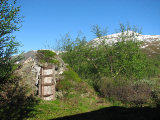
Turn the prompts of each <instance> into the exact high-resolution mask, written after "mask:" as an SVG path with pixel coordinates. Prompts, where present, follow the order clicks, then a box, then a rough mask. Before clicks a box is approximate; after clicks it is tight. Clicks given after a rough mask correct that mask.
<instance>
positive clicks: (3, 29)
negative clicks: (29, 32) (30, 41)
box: [0, 0, 22, 83]
mask: <svg viewBox="0 0 160 120" xmlns="http://www.w3.org/2000/svg"><path fill="white" fill-rule="evenodd" d="M15 4H16V0H14V1H12V2H11V1H9V0H0V71H1V72H0V83H3V82H5V80H7V79H8V78H9V77H10V76H11V74H12V73H13V59H11V57H12V55H13V54H15V53H17V48H18V46H19V43H18V42H16V41H15V37H14V36H13V35H12V33H13V32H14V31H18V30H19V28H20V26H21V25H20V23H21V18H22V17H20V15H19V12H20V7H15Z"/></svg>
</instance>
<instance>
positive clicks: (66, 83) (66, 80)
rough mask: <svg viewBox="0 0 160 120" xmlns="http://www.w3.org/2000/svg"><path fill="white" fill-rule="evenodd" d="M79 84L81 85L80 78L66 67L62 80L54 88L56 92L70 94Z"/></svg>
mask: <svg viewBox="0 0 160 120" xmlns="http://www.w3.org/2000/svg"><path fill="white" fill-rule="evenodd" d="M81 84H83V83H82V80H81V78H80V77H79V76H78V74H77V73H76V72H74V71H73V70H72V69H71V68H70V67H69V66H68V70H67V71H64V73H63V79H62V80H60V81H59V82H58V83H57V85H56V88H57V90H58V91H61V90H62V91H67V92H70V91H74V90H77V89H78V88H79V87H78V86H80V85H81Z"/></svg>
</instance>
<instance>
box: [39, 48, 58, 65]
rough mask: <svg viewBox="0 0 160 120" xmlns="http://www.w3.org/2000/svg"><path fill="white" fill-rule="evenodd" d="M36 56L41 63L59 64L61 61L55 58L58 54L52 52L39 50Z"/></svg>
mask: <svg viewBox="0 0 160 120" xmlns="http://www.w3.org/2000/svg"><path fill="white" fill-rule="evenodd" d="M36 56H37V59H38V61H39V62H40V63H53V64H57V65H58V64H59V61H58V60H56V58H55V56H56V53H55V52H53V51H51V50H38V51H37V55H36Z"/></svg>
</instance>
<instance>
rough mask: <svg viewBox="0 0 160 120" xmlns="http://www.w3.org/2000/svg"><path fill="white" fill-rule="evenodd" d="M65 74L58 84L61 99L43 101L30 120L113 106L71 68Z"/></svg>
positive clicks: (40, 119) (45, 119)
mask: <svg viewBox="0 0 160 120" xmlns="http://www.w3.org/2000/svg"><path fill="white" fill-rule="evenodd" d="M67 68H68V70H66V71H65V72H64V73H63V76H64V77H63V79H62V80H61V81H59V82H58V83H57V86H56V89H57V91H61V92H62V93H63V97H62V98H61V99H57V100H55V101H43V100H40V103H39V104H38V105H36V107H35V108H34V111H33V113H34V114H35V116H34V117H33V118H29V119H28V120H48V119H55V118H59V117H64V116H70V115H75V114H79V113H86V112H91V111H94V110H98V109H101V108H104V107H109V106H111V105H112V104H110V103H109V102H106V100H105V99H104V98H100V97H98V96H97V94H96V92H95V91H94V89H93V88H92V87H90V86H89V85H88V84H87V83H85V82H84V81H83V80H81V79H80V78H79V76H78V74H77V73H75V72H74V71H73V70H72V69H71V68H70V67H69V66H67Z"/></svg>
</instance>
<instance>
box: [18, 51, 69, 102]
mask: <svg viewBox="0 0 160 120" xmlns="http://www.w3.org/2000/svg"><path fill="white" fill-rule="evenodd" d="M40 51H47V52H49V50H40ZM52 52H53V51H50V53H52ZM50 53H47V55H48V54H50ZM53 53H54V52H53ZM37 54H38V53H37V51H29V52H27V53H23V55H22V56H23V59H22V60H20V61H19V62H18V63H20V64H21V67H20V68H19V69H18V70H17V73H18V74H19V75H20V76H21V77H22V81H21V84H24V85H26V86H28V88H29V91H30V92H29V93H30V94H33V95H38V96H39V97H41V98H42V99H44V100H54V99H55V94H56V93H55V92H56V91H55V86H56V83H57V81H59V80H60V78H61V74H62V73H63V72H64V71H65V70H66V64H65V63H64V62H63V60H62V59H61V58H60V57H59V56H58V55H57V54H55V53H54V54H55V55H54V59H52V58H47V60H49V59H50V61H51V60H52V61H53V60H54V61H53V63H52V61H51V63H49V62H50V61H49V62H45V61H43V62H41V61H40V60H39V58H38V57H37ZM42 56H43V55H42ZM43 57H44V56H43ZM52 93H53V95H51V94H52ZM51 96H52V97H51Z"/></svg>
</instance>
